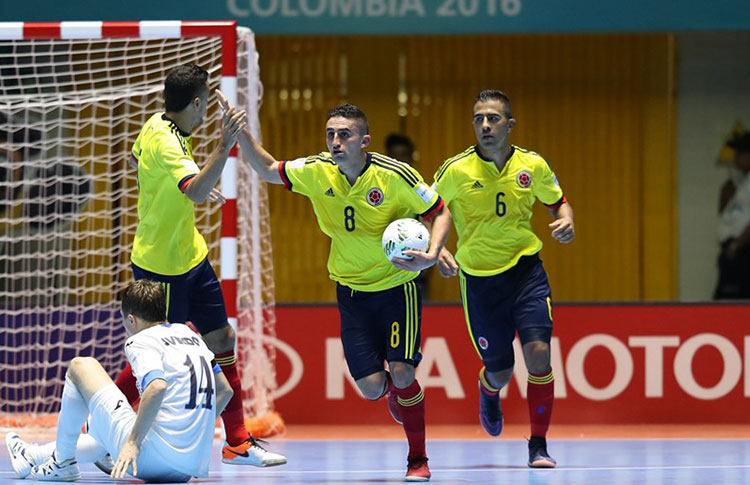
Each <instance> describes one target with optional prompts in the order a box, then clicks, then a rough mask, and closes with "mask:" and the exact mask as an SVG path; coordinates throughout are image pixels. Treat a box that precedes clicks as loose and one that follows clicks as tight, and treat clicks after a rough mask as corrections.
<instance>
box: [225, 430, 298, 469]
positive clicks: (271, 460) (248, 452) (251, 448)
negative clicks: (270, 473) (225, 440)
mask: <svg viewBox="0 0 750 485" xmlns="http://www.w3.org/2000/svg"><path fill="white" fill-rule="evenodd" d="M258 443H267V442H266V441H263V440H259V439H257V438H253V437H252V436H251V437H250V439H248V440H247V441H243V442H242V443H240V444H239V445H237V446H229V444H227V445H226V446H224V449H223V450H222V451H221V461H222V463H227V464H229V465H252V466H260V467H265V466H278V465H283V464H285V463H286V457H285V456H284V455H280V454H278V453H273V452H271V451H268V450H266V449H265V448H263V447H262V446H260V445H259V444H258Z"/></svg>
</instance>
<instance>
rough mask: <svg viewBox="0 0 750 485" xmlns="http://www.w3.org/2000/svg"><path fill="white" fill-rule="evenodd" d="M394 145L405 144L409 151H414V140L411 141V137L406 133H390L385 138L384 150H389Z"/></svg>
mask: <svg viewBox="0 0 750 485" xmlns="http://www.w3.org/2000/svg"><path fill="white" fill-rule="evenodd" d="M396 145H406V146H407V147H408V148H409V151H410V152H412V153H414V142H413V141H411V138H409V137H408V136H406V135H401V134H400V133H391V134H390V135H388V136H387V137H386V138H385V149H386V151H389V152H390V151H391V149H392V148H393V147H395V146H396Z"/></svg>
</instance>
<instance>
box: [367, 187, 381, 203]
mask: <svg viewBox="0 0 750 485" xmlns="http://www.w3.org/2000/svg"><path fill="white" fill-rule="evenodd" d="M367 203H368V204H370V205H371V206H373V207H377V206H379V205H380V204H382V203H383V191H382V190H380V189H379V188H377V187H373V188H371V189H370V190H368V191H367Z"/></svg>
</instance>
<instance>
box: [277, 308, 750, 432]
mask: <svg viewBox="0 0 750 485" xmlns="http://www.w3.org/2000/svg"><path fill="white" fill-rule="evenodd" d="M277 320H278V321H277V340H276V341H275V342H276V347H277V382H278V385H279V388H278V389H277V390H276V395H277V397H276V407H277V409H278V410H279V411H280V412H281V414H282V416H283V417H284V419H285V420H286V421H287V422H288V423H340V424H357V423H359V424H361V423H362V422H363V417H365V416H366V420H367V422H368V423H371V424H377V423H380V422H382V423H388V422H390V416H389V415H388V412H387V410H386V406H385V404H384V403H383V405H382V406H380V407H382V409H381V410H380V411H382V412H379V410H378V409H377V407H378V406H377V405H375V406H374V405H373V404H372V403H371V402H369V401H366V400H365V399H363V398H362V397H361V396H360V395H359V393H358V392H357V390H356V388H355V386H354V384H353V382H352V381H351V379H350V378H349V377H348V371H347V367H346V363H345V361H344V355H343V350H342V347H341V343H340V340H339V315H338V310H337V309H336V307H335V306H330V307H329V306H323V307H320V306H318V307H281V308H278V309H277ZM554 322H555V332H554V334H553V341H552V368H553V371H554V373H555V394H556V401H555V418H554V419H555V422H556V423H560V424H564V423H571V424H572V423H582V422H586V423H597V422H600V423H604V422H606V423H610V424H617V423H623V424H624V423H747V422H748V421H750V418H748V415H747V409H748V402H750V401H748V397H750V306H742V305H591V306H579V305H575V306H558V307H556V308H555V309H554ZM515 347H516V348H515V350H516V367H515V373H514V376H513V379H512V380H511V382H510V384H509V385H508V387H507V388H506V389H505V390H504V392H503V398H504V399H503V412H504V413H505V416H506V422H526V421H527V420H528V410H527V407H526V401H525V399H524V398H525V394H526V371H525V367H524V365H523V357H522V355H521V353H520V344H519V343H518V341H516V342H515ZM422 353H423V360H422V363H421V364H420V366H419V368H418V372H417V378H418V379H419V381H420V383H421V384H422V387H423V388H424V389H425V393H426V396H427V399H428V401H427V402H428V406H429V409H428V417H427V419H428V422H430V423H442V424H451V423H457V424H458V423H474V422H476V415H477V410H478V394H477V372H478V370H479V368H480V367H481V363H480V361H479V358H478V356H477V354H476V351H475V350H474V347H473V345H472V344H471V341H470V340H469V337H468V332H467V330H466V325H465V323H464V318H463V310H462V308H461V307H460V306H426V307H425V308H424V313H423V322H422Z"/></svg>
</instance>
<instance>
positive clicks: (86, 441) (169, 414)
mask: <svg viewBox="0 0 750 485" xmlns="http://www.w3.org/2000/svg"><path fill="white" fill-rule="evenodd" d="M165 314H166V297H165V293H164V289H163V287H162V285H161V284H159V283H156V282H154V281H149V280H139V281H137V282H135V283H133V284H131V285H130V286H129V287H128V288H127V289H126V290H125V291H124V293H123V297H122V315H123V319H124V324H125V328H126V330H127V332H128V334H129V335H131V337H130V338H128V340H127V342H126V343H125V353H126V354H127V358H128V362H129V363H130V365H131V367H132V369H133V374H134V375H135V377H136V380H137V384H138V390H139V392H140V394H141V404H140V406H139V408H138V413H137V414H136V413H135V412H134V411H133V408H132V407H130V404H128V401H127V398H126V397H125V395H124V394H123V393H122V391H120V390H119V389H118V387H117V386H116V385H115V384H114V382H112V380H111V379H110V378H109V375H108V374H107V372H106V371H105V370H104V368H103V367H102V366H101V365H100V364H99V362H97V361H96V360H95V359H93V358H90V357H76V358H75V359H73V361H72V362H71V364H70V368H69V369H68V372H67V374H66V377H65V386H64V388H63V399H62V409H61V410H60V416H59V418H58V423H57V439H56V441H55V442H54V443H53V445H54V446H50V445H42V446H39V445H29V444H27V443H25V442H23V441H22V440H21V439H20V438H19V437H18V436H17V435H16V434H15V433H10V434H8V436H6V444H7V445H8V449H9V451H10V455H11V460H12V464H13V468H14V470H15V471H16V473H17V475H18V476H19V477H20V478H23V477H25V476H26V475H29V474H31V476H32V477H33V478H35V479H37V480H45V481H73V480H77V479H78V478H80V476H81V475H80V471H79V469H78V465H77V460H81V461H84V460H85V461H91V462H93V461H96V460H98V459H100V458H101V457H103V456H104V455H105V454H106V453H109V454H110V455H112V457H113V458H114V459H115V460H116V461H115V465H114V469H113V470H112V473H111V475H112V476H113V477H115V478H120V477H124V476H125V474H126V472H127V473H130V474H132V475H133V476H135V477H137V478H139V479H141V480H145V481H157V482H186V481H188V480H190V478H191V477H205V476H207V475H208V464H209V462H210V457H211V447H212V444H213V438H214V429H215V427H216V418H217V417H218V416H219V414H221V411H222V410H223V409H224V407H225V406H226V404H227V402H229V399H230V398H231V397H232V389H231V387H230V385H229V382H228V381H227V379H226V377H224V374H223V373H222V371H221V368H220V367H219V366H218V365H216V363H215V362H213V360H214V354H213V353H212V352H211V351H210V350H209V349H208V347H206V344H205V343H204V342H203V339H201V338H200V337H199V336H198V335H196V334H195V333H193V332H192V331H191V330H190V329H189V328H188V327H187V326H185V325H182V324H170V323H167V322H165V321H164V315H165ZM89 415H90V416H91V418H90V422H89V433H88V434H87V435H83V436H81V434H80V433H81V425H82V424H83V423H84V422H85V421H86V419H87V417H88V416H89Z"/></svg>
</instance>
